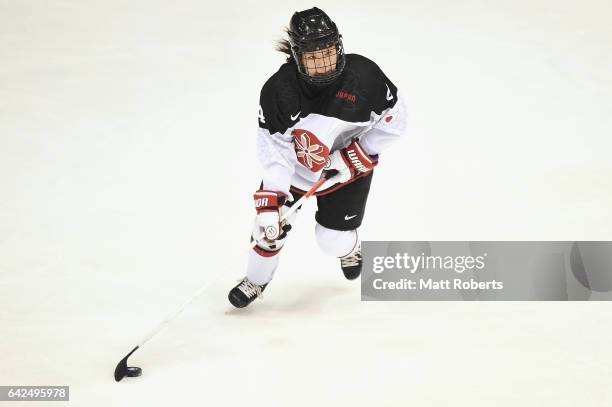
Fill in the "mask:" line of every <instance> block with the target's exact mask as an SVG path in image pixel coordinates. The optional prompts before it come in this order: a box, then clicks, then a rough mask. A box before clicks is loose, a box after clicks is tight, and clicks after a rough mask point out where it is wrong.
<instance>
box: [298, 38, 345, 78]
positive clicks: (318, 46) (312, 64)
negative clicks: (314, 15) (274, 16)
mask: <svg viewBox="0 0 612 407" xmlns="http://www.w3.org/2000/svg"><path fill="white" fill-rule="evenodd" d="M330 48H331V49H330ZM291 51H292V53H293V58H294V60H295V63H296V65H297V68H298V72H299V73H300V76H301V77H302V78H303V79H304V80H306V81H307V82H309V83H311V84H313V85H319V86H324V85H327V84H329V83H331V82H333V81H334V80H335V79H336V78H337V77H339V76H340V74H341V73H342V70H343V69H344V65H345V64H346V59H345V57H344V48H343V46H342V36H341V35H338V36H334V38H332V39H331V40H328V41H325V42H321V41H317V42H316V43H311V44H308V43H302V44H296V45H294V46H292V47H291ZM309 70H310V72H311V73H312V75H311V73H309Z"/></svg>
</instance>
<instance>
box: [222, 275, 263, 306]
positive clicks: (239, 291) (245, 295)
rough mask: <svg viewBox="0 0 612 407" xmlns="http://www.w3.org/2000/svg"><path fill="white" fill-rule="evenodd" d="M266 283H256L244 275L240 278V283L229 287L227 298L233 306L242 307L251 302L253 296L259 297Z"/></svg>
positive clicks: (253, 298)
mask: <svg viewBox="0 0 612 407" xmlns="http://www.w3.org/2000/svg"><path fill="white" fill-rule="evenodd" d="M267 285H268V284H267V283H266V284H264V285H257V284H255V283H252V282H250V281H249V279H248V278H246V277H245V278H243V279H242V280H240V283H238V285H237V286H236V287H234V288H232V289H231V291H230V292H229V294H228V295H227V298H228V299H229V302H231V303H232V305H233V306H234V307H236V308H244V307H246V306H247V305H249V304H250V303H252V302H253V301H254V300H255V298H257V297H261V293H262V292H263V290H265V288H266V286H267Z"/></svg>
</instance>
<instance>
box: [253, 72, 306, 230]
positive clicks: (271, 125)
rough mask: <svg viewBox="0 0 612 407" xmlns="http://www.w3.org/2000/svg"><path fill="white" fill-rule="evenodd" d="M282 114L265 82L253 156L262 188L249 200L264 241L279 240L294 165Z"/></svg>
mask: <svg viewBox="0 0 612 407" xmlns="http://www.w3.org/2000/svg"><path fill="white" fill-rule="evenodd" d="M285 116H287V115H283V114H282V106H281V103H280V101H279V98H278V95H277V92H276V89H275V86H274V82H273V81H268V82H267V83H266V84H265V85H264V87H263V88H262V90H261V94H260V98H259V114H258V122H259V128H258V130H257V156H258V159H259V162H260V164H261V167H262V169H263V174H262V187H261V189H259V190H257V191H256V192H255V194H254V196H253V198H254V200H255V208H256V210H257V219H256V224H257V225H258V226H259V228H260V230H261V231H262V232H264V233H265V235H266V239H268V240H270V241H273V240H276V239H278V238H282V232H283V229H282V225H281V224H280V216H281V213H282V210H281V208H282V206H283V204H284V203H285V202H286V201H287V199H288V197H289V196H290V193H289V188H290V186H291V178H292V177H293V174H294V172H295V165H296V163H297V159H296V155H295V146H294V144H293V135H292V134H291V124H290V122H288V120H287V118H288V117H289V116H287V117H285Z"/></svg>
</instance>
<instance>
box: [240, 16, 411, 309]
mask: <svg viewBox="0 0 612 407" xmlns="http://www.w3.org/2000/svg"><path fill="white" fill-rule="evenodd" d="M287 34H288V37H289V38H288V40H284V41H282V42H281V43H280V44H279V46H278V50H279V51H281V52H283V53H285V54H287V61H286V63H284V64H283V65H282V66H281V67H280V69H279V70H278V72H276V73H275V74H274V75H272V77H270V79H268V81H267V82H266V83H265V84H264V86H263V88H262V90H261V95H260V106H259V129H258V134H257V153H258V158H259V161H260V163H261V165H262V167H263V176H262V182H261V185H260V189H259V190H257V191H256V192H255V195H254V199H255V209H256V211H257V215H256V218H255V225H254V229H253V234H252V239H258V238H259V237H260V236H261V234H262V233H264V234H265V238H264V239H261V241H260V242H259V243H258V244H257V245H256V246H255V247H254V249H253V250H251V251H250V253H249V258H248V265H247V273H246V277H245V278H244V279H242V280H241V281H240V283H239V284H238V285H237V286H236V287H234V288H233V289H232V290H231V291H230V292H229V295H228V298H229V301H230V302H231V303H232V305H234V306H235V307H238V308H242V307H246V306H247V305H249V304H250V303H251V302H252V301H253V300H255V299H256V298H257V297H259V296H260V295H261V293H262V291H263V290H264V289H265V288H266V286H267V285H268V283H269V282H270V281H271V280H272V277H273V275H274V272H275V271H276V268H277V266H278V261H279V252H280V250H281V248H282V247H283V245H284V244H285V241H286V239H287V233H288V232H289V230H290V229H291V222H292V220H293V219H294V216H295V213H294V214H293V215H291V216H290V217H289V219H287V220H286V221H283V222H281V221H280V218H281V216H282V214H283V212H284V211H286V210H288V208H289V207H291V205H292V204H293V203H294V202H295V201H297V199H299V198H300V197H301V196H303V195H304V194H305V192H306V191H308V190H309V189H310V188H311V187H312V186H313V185H314V184H315V183H316V182H317V181H319V180H320V179H321V177H322V174H325V173H326V171H330V172H329V173H328V174H335V175H334V176H333V177H331V178H330V179H329V181H326V183H325V184H323V185H322V186H321V189H320V191H319V192H318V193H317V194H316V196H317V212H316V215H315V219H316V226H315V235H316V239H317V243H318V245H319V247H320V248H321V250H323V252H324V253H325V254H327V255H330V256H334V257H338V258H339V259H340V266H341V268H342V272H343V273H344V276H345V277H346V278H347V279H349V280H353V279H356V278H357V277H359V275H360V273H361V262H362V260H361V244H360V240H359V236H358V234H357V228H358V227H359V226H360V225H361V223H362V220H363V216H364V212H365V206H366V201H367V198H368V193H369V191H370V183H371V182H372V174H373V172H374V171H373V169H374V167H375V166H376V165H377V164H378V158H379V157H378V154H379V153H380V152H381V151H382V150H384V149H385V148H387V147H388V146H389V145H390V144H392V143H393V142H394V141H395V140H396V139H398V138H399V137H400V136H401V135H402V133H403V132H404V128H405V116H406V113H405V108H404V104H403V102H402V99H401V96H400V95H399V93H398V90H397V88H396V86H395V85H394V84H393V83H392V82H391V81H390V80H389V79H388V78H387V77H386V75H385V74H384V73H383V72H382V70H381V69H380V68H379V67H378V66H377V65H376V64H375V63H374V62H372V61H371V60H369V59H368V58H366V57H364V56H361V55H357V54H345V52H344V48H343V46H342V36H341V35H340V33H339V31H338V28H337V27H336V24H335V23H334V22H333V21H332V20H331V19H330V18H329V16H328V15H327V14H325V12H323V11H322V10H320V9H318V8H316V7H315V8H311V9H309V10H304V11H300V12H296V13H295V14H294V15H293V16H292V18H291V21H290V23H289V28H288V30H287ZM331 170H334V171H331Z"/></svg>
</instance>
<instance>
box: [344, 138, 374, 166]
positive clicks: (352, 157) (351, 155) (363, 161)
mask: <svg viewBox="0 0 612 407" xmlns="http://www.w3.org/2000/svg"><path fill="white" fill-rule="evenodd" d="M344 155H345V156H344V158H345V160H346V161H348V162H350V164H351V166H352V167H353V168H355V169H356V170H357V171H359V172H362V173H366V172H369V171H371V170H372V169H373V168H374V167H375V166H376V165H377V164H378V156H377V155H376V156H371V155H368V154H367V153H366V152H365V150H364V149H363V147H362V146H361V144H359V142H358V141H357V140H353V142H352V143H351V144H349V145H348V146H347V147H346V149H345V151H344Z"/></svg>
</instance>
